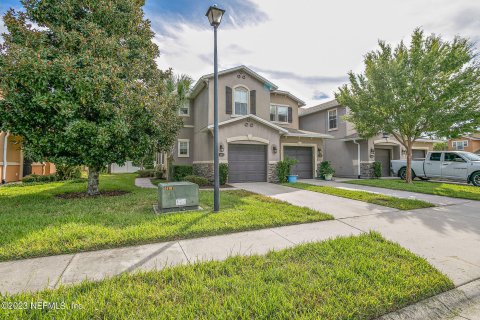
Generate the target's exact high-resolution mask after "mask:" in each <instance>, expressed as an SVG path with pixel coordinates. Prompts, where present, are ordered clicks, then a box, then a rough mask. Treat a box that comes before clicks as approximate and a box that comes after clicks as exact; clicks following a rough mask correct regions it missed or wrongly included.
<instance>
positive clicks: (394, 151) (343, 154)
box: [299, 100, 441, 177]
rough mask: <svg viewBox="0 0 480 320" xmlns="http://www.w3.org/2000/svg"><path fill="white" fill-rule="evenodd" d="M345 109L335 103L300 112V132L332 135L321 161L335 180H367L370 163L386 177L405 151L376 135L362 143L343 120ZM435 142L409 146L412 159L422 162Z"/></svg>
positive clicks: (420, 140)
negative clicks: (378, 166) (378, 165)
mask: <svg viewBox="0 0 480 320" xmlns="http://www.w3.org/2000/svg"><path fill="white" fill-rule="evenodd" d="M347 113H348V108H347V107H345V106H342V105H340V104H339V103H338V102H337V101H336V100H332V101H329V102H326V103H322V104H320V105H317V106H315V107H311V108H301V109H300V115H299V118H300V128H302V129H305V130H309V131H314V132H319V133H325V134H329V135H332V136H333V137H334V139H332V140H325V145H324V149H323V154H324V159H325V160H327V161H330V163H331V164H332V166H333V167H334V169H335V171H336V176H339V177H358V176H359V175H360V176H362V177H371V176H372V175H373V162H375V161H378V162H380V163H381V164H382V176H390V175H391V174H390V160H398V159H406V149H405V147H403V145H401V144H400V142H398V141H397V140H396V139H395V138H393V137H390V136H386V135H385V136H383V135H379V136H376V137H373V138H370V139H363V138H361V137H360V136H359V134H358V133H357V131H356V130H355V127H354V125H353V124H352V123H351V122H348V121H345V120H344V119H343V117H344V116H345V115H346V114H347ZM436 142H441V141H439V140H431V139H418V140H417V142H415V144H414V146H413V158H425V155H426V152H427V151H429V150H433V144H434V143H436Z"/></svg>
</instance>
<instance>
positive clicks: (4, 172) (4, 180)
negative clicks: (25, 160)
mask: <svg viewBox="0 0 480 320" xmlns="http://www.w3.org/2000/svg"><path fill="white" fill-rule="evenodd" d="M9 135H10V132H8V131H7V132H6V133H5V137H4V140H3V168H2V184H5V183H7V165H8V163H7V143H8V136H9Z"/></svg>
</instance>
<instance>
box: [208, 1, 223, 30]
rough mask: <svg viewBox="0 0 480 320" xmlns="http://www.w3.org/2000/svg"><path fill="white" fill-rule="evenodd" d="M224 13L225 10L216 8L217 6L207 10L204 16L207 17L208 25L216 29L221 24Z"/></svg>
mask: <svg viewBox="0 0 480 320" xmlns="http://www.w3.org/2000/svg"><path fill="white" fill-rule="evenodd" d="M224 13H225V10H223V9H220V8H218V7H217V5H213V6H211V7H210V8H208V11H207V13H206V14H205V16H207V17H208V22H210V25H211V26H212V27H214V28H216V27H218V26H219V25H220V23H221V22H222V17H223V14H224Z"/></svg>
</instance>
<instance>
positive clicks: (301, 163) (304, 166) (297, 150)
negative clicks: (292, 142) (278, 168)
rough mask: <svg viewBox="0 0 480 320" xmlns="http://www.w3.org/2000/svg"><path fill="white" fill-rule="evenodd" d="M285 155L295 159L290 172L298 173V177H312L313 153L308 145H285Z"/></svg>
mask: <svg viewBox="0 0 480 320" xmlns="http://www.w3.org/2000/svg"><path fill="white" fill-rule="evenodd" d="M284 152H285V156H287V157H289V158H293V159H296V160H297V164H296V165H295V166H294V167H293V168H292V174H295V175H298V177H299V178H300V179H311V178H313V166H312V164H313V155H312V148H310V147H285V149H284Z"/></svg>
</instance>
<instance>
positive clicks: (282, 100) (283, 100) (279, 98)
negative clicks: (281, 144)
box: [267, 93, 298, 129]
mask: <svg viewBox="0 0 480 320" xmlns="http://www.w3.org/2000/svg"><path fill="white" fill-rule="evenodd" d="M270 103H271V104H272V103H278V104H281V105H286V106H289V107H292V123H284V122H282V123H277V124H278V125H280V126H282V127H286V128H293V129H298V103H297V102H296V101H295V100H293V99H291V98H289V97H288V96H286V95H283V94H279V93H272V94H271V95H270ZM267 120H270V112H269V113H268V119H267Z"/></svg>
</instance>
